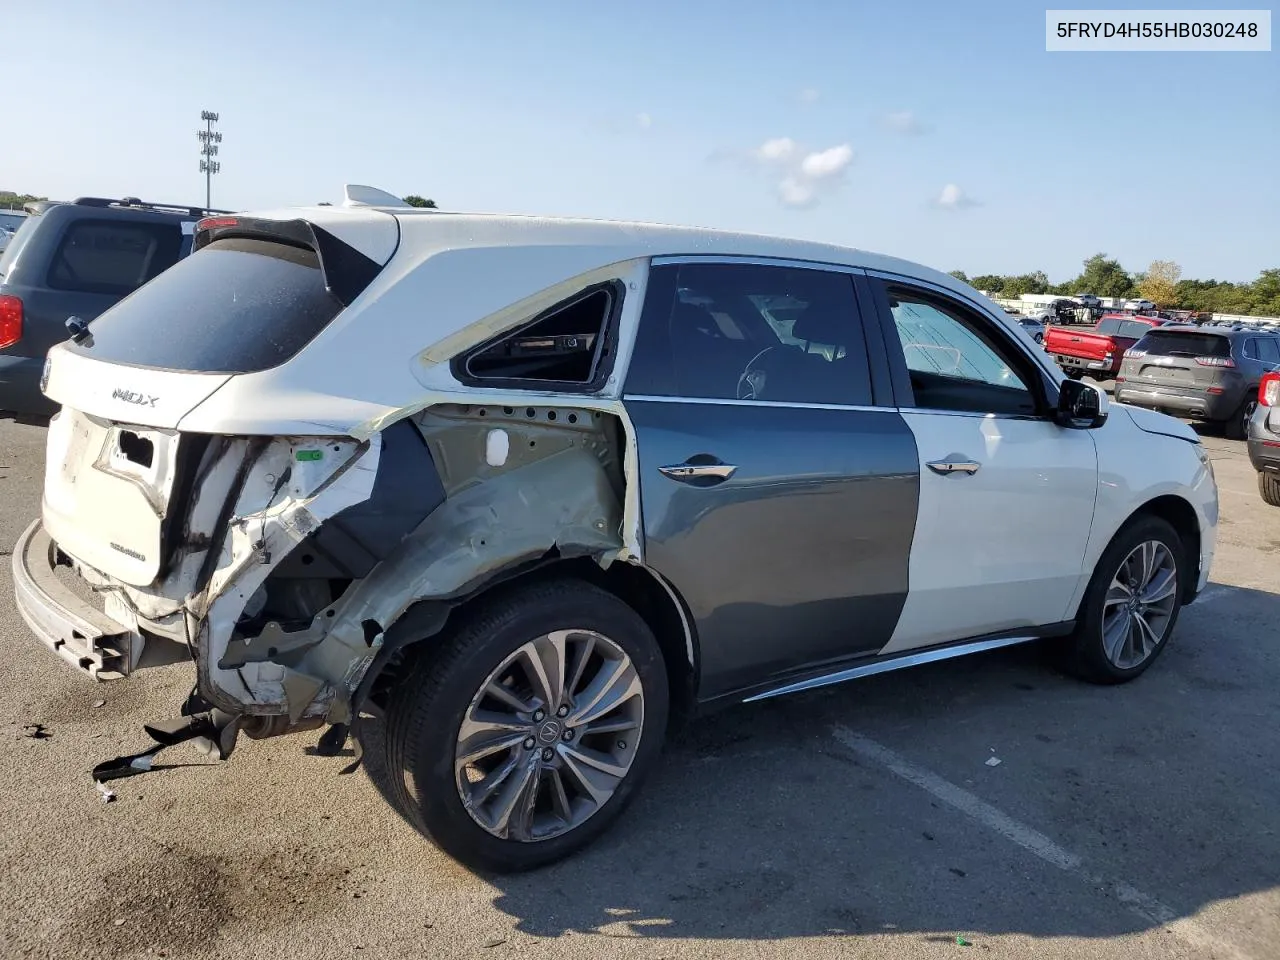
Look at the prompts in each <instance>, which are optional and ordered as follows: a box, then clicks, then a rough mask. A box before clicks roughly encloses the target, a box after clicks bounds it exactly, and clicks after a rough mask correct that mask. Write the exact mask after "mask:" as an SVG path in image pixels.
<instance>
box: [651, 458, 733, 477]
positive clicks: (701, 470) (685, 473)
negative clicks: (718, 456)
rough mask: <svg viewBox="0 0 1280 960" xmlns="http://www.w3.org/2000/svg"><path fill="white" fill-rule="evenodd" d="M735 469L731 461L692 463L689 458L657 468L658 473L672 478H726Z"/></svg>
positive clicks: (730, 475) (731, 474)
mask: <svg viewBox="0 0 1280 960" xmlns="http://www.w3.org/2000/svg"><path fill="white" fill-rule="evenodd" d="M691 459H692V458H691ZM737 470H738V468H737V466H735V465H734V464H731V463H719V462H715V463H693V462H690V460H686V461H685V462H684V463H673V464H670V465H669V466H665V467H659V468H658V472H659V473H661V474H662V475H663V476H667V477H670V478H671V479H672V480H712V481H720V480H728V479H729V478H730V477H732V476H733V475H734V473H736V472H737Z"/></svg>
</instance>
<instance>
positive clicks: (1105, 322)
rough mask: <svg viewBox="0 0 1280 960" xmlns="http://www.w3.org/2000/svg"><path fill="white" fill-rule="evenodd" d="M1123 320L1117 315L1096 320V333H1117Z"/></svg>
mask: <svg viewBox="0 0 1280 960" xmlns="http://www.w3.org/2000/svg"><path fill="white" fill-rule="evenodd" d="M1123 322H1124V321H1122V320H1121V319H1120V318H1119V317H1104V318H1103V319H1102V320H1099V321H1098V328H1097V329H1098V333H1119V332H1120V324H1121V323H1123Z"/></svg>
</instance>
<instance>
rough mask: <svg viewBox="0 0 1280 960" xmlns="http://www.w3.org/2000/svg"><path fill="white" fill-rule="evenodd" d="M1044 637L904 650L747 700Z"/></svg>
mask: <svg viewBox="0 0 1280 960" xmlns="http://www.w3.org/2000/svg"><path fill="white" fill-rule="evenodd" d="M1040 639H1043V638H1042V637H1040V636H1029V637H995V638H992V639H989V640H974V641H972V642H971V643H958V644H954V645H952V646H948V647H934V648H933V649H930V650H917V651H912V652H908V653H904V654H902V655H901V656H898V657H886V658H885V659H883V660H875V661H873V662H871V663H864V664H862V665H860V666H857V667H849V668H847V669H845V670H840V671H838V672H836V673H829V674H825V675H823V676H821V677H813V678H812V679H809V680H798V681H796V682H795V683H789V684H787V685H786V686H783V687H778V688H776V689H774V690H766V691H765V692H764V693H757V694H755V695H754V696H751V697H747V698H746V699H745V700H743V701H742V702H743V703H754V702H755V701H757V700H768V699H770V698H771V697H781V696H785V695H786V694H789V693H800V692H802V691H804V690H817V689H818V688H820V687H829V686H831V685H832V684H836V683H844V682H845V681H846V680H857V679H860V678H861V677H870V676H874V675H875V674H877V673H888V672H889V671H891V670H902V669H905V668H906V667H915V666H919V665H920V664H922V663H933V662H935V661H938V660H950V659H952V658H953V657H963V656H966V655H967V654H970V653H982V652H983V651H985V650H998V649H1000V648H1001V647H1012V646H1015V645H1016V644H1019V643H1030V642H1031V641H1032V640H1040Z"/></svg>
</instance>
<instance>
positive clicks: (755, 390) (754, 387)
mask: <svg viewBox="0 0 1280 960" xmlns="http://www.w3.org/2000/svg"><path fill="white" fill-rule="evenodd" d="M774 349H775V348H774V347H765V348H764V349H763V350H761V351H760V352H759V353H757V354H756V355H755V356H754V357H752V358H751V359H750V360H748V361H747V365H746V366H745V367H743V368H742V373H740V374H739V375H738V389H737V390H736V391H735V393H736V394H737V397H738V399H739V400H759V399H761V398H760V391H761V390H763V389H764V383H765V376H766V373H765V371H764V370H761V369H759V367H758V366H757V364H758V362H759V361H760V360H762V359H763V358H764V355H765V354H767V353H769V352H770V351H772V350H774Z"/></svg>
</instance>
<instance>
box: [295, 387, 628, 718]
mask: <svg viewBox="0 0 1280 960" xmlns="http://www.w3.org/2000/svg"><path fill="white" fill-rule="evenodd" d="M414 420H415V422H416V423H417V425H418V427H419V429H421V431H422V433H423V435H424V437H425V438H426V440H427V443H428V445H429V446H430V448H431V454H432V458H433V460H434V461H435V464H436V468H437V470H438V472H439V474H440V479H441V481H442V482H443V484H444V487H445V491H446V499H445V502H444V503H443V504H441V505H440V506H439V507H438V508H436V510H435V511H434V512H433V513H432V514H431V515H430V516H429V517H428V518H427V519H426V520H425V521H424V522H423V523H422V524H421V525H420V526H419V527H418V528H417V529H416V530H415V531H414V532H413V533H412V534H410V535H409V536H408V537H406V538H405V539H404V541H403V542H402V543H401V545H400V546H399V548H398V549H397V550H396V551H395V552H394V553H393V554H392V555H391V556H389V557H388V558H387V559H386V560H385V561H383V563H381V564H380V565H379V566H377V567H376V568H374V570H373V572H372V573H371V574H370V575H369V576H368V577H366V578H365V579H364V580H362V581H359V582H358V583H356V584H354V585H353V586H352V588H351V590H350V591H349V592H348V595H347V596H345V597H344V598H343V599H342V601H340V604H339V606H340V609H339V611H338V612H337V615H336V616H335V617H334V618H333V619H332V623H331V626H330V627H329V630H328V635H327V636H326V637H325V639H324V641H323V642H322V643H319V644H317V645H316V646H315V647H313V648H311V649H310V650H308V651H307V652H306V654H305V655H304V656H303V657H302V659H301V661H300V663H299V669H300V670H303V671H305V672H307V673H308V674H310V675H312V676H319V677H324V678H326V679H327V680H328V681H329V682H333V683H337V684H339V685H340V686H341V688H342V689H341V691H340V695H339V696H338V697H337V698H336V699H335V700H334V702H333V704H332V709H331V710H330V712H329V716H328V719H329V720H330V721H333V722H338V721H344V720H347V719H349V716H348V714H347V713H346V712H345V709H344V708H346V707H347V706H348V705H349V704H348V701H349V698H350V695H351V692H352V691H354V689H355V688H356V686H358V684H359V683H360V681H361V679H362V678H363V676H364V672H365V670H367V669H368V667H369V665H370V663H371V662H372V660H373V657H374V656H375V655H376V653H377V651H378V648H379V646H380V644H381V642H382V637H383V635H384V633H385V630H386V628H387V627H389V626H390V625H391V624H392V623H394V622H395V621H396V620H397V619H399V617H400V616H401V615H402V614H403V613H404V612H405V611H406V610H407V609H408V608H409V607H410V606H412V605H413V604H414V603H415V602H417V601H419V600H429V599H431V600H449V599H457V598H461V597H464V596H466V595H468V594H470V593H472V592H473V591H475V590H477V589H479V588H480V587H481V586H483V584H485V583H486V582H487V581H489V580H491V579H493V578H494V577H496V576H498V575H500V574H502V573H504V572H507V571H510V570H512V569H515V568H518V567H520V566H521V565H523V564H525V563H528V562H533V561H538V560H540V559H542V558H544V557H545V556H546V555H547V554H548V552H549V551H552V550H555V551H557V552H558V554H559V555H560V556H563V557H568V556H593V557H595V558H597V559H598V560H599V561H601V562H602V563H608V562H609V561H610V560H611V559H612V558H613V557H614V556H615V555H616V554H617V552H618V550H619V549H620V547H621V545H622V538H621V524H622V502H623V495H622V491H623V479H622V470H621V465H620V462H619V460H618V443H617V439H616V436H617V431H618V429H619V428H618V423H617V421H616V420H615V419H614V418H613V417H611V416H609V415H607V414H604V413H601V412H599V411H589V410H582V409H578V408H575V407H569V406H563V407H561V406H557V407H551V406H542V405H540V406H536V407H534V406H512V405H507V406H502V405H465V404H461V405H460V404H441V405H438V406H435V407H432V408H429V409H427V410H425V411H423V412H421V413H419V414H418V415H416V416H415V418H414ZM496 433H501V434H505V437H506V442H505V444H494V446H495V447H501V446H505V448H506V451H507V454H506V457H505V458H504V459H503V460H502V462H500V463H491V462H490V460H491V459H497V458H496V457H491V456H489V454H488V451H489V450H490V449H491V448H490V447H489V444H490V443H491V442H492V441H490V439H489V437H490V434H496ZM370 622H372V623H373V624H376V625H377V627H378V630H379V632H377V633H375V634H372V635H371V634H370V633H369V631H368V630H367V629H366V624H368V623H370ZM295 710H296V706H294V705H292V704H291V709H290V713H291V714H292V713H294V712H295Z"/></svg>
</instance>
